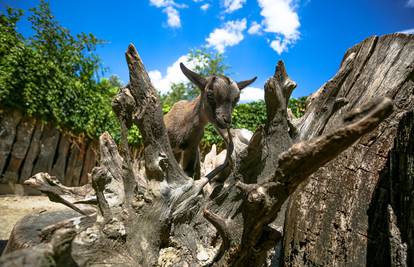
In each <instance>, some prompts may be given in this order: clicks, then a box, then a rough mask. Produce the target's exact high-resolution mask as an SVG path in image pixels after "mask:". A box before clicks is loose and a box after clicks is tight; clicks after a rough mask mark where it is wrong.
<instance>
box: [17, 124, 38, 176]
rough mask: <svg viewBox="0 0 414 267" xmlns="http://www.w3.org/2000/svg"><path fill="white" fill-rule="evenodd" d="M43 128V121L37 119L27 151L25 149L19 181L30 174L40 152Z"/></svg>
mask: <svg viewBox="0 0 414 267" xmlns="http://www.w3.org/2000/svg"><path fill="white" fill-rule="evenodd" d="M43 129H44V125H43V123H42V122H39V121H38V122H37V123H36V128H35V130H34V133H33V137H32V140H31V142H30V148H29V151H27V155H26V158H25V160H24V163H23V167H22V170H21V174H20V183H23V182H24V181H25V180H27V179H29V178H30V177H31V176H32V170H33V165H34V162H35V160H36V158H37V156H38V155H39V152H40V138H41V137H42V133H43Z"/></svg>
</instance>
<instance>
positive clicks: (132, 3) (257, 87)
mask: <svg viewBox="0 0 414 267" xmlns="http://www.w3.org/2000/svg"><path fill="white" fill-rule="evenodd" d="M37 4H38V1H37V0H31V1H29V0H0V10H2V11H4V9H5V7H6V6H11V7H15V8H22V9H23V10H26V11H27V10H28V9H29V8H31V7H34V6H36V5H37ZM50 6H51V9H52V13H53V14H54V16H55V17H56V19H57V20H58V21H59V22H60V24H61V25H63V26H64V27H66V28H68V29H69V30H70V31H71V32H72V33H73V34H76V33H79V32H86V33H89V32H91V33H93V34H94V35H95V36H97V37H98V38H100V39H103V40H105V41H106V42H107V43H106V44H105V45H103V46H100V47H98V49H97V54H98V55H99V56H100V57H101V59H102V63H103V66H105V67H108V71H107V72H106V74H105V75H106V76H110V75H112V74H115V75H118V76H119V77H120V78H121V80H122V81H123V82H124V83H127V82H128V68H127V65H126V62H125V56H124V53H125V50H126V48H127V47H128V44H130V43H133V44H134V45H135V47H136V48H137V50H138V52H139V54H140V56H141V58H142V59H143V62H144V64H145V66H146V69H147V71H148V72H149V75H150V77H151V80H152V82H153V84H154V85H155V87H156V88H157V89H159V90H160V91H161V92H164V93H165V92H167V91H168V90H169V88H170V86H169V85H170V84H171V83H172V82H181V81H186V78H185V77H184V76H183V74H182V73H181V71H180V70H179V62H184V63H187V65H188V66H189V67H190V68H191V67H192V66H194V64H195V63H194V62H188V59H187V54H188V52H189V50H190V49H194V48H202V47H205V48H207V49H210V50H211V51H213V52H216V51H217V52H220V53H223V54H224V56H225V62H226V63H227V64H228V65H230V66H231V69H230V70H229V72H230V75H229V76H230V77H231V78H232V79H233V80H235V81H240V80H246V79H250V78H252V77H254V76H257V77H258V79H257V80H256V82H255V83H253V84H252V85H251V86H250V87H249V88H246V89H244V90H243V94H242V96H241V102H248V101H254V100H258V99H263V86H264V83H265V82H266V80H267V79H268V78H269V77H271V76H272V75H273V73H274V68H275V66H276V64H277V62H278V60H283V61H284V62H285V65H286V68H287V72H288V74H289V76H290V77H291V78H292V79H293V80H294V81H296V82H297V84H298V87H297V88H296V89H295V91H294V92H293V96H294V97H300V96H306V95H309V94H311V93H312V92H314V91H316V90H317V89H318V88H319V87H320V86H322V85H323V84H324V83H325V82H326V81H328V80H329V79H330V78H332V77H333V75H334V74H335V73H336V71H337V70H338V67H339V64H340V62H341V60H342V57H343V55H344V53H345V52H346V50H347V49H348V48H350V47H352V46H353V45H355V44H357V43H359V42H361V41H363V40H364V39H365V38H368V37H369V36H372V35H383V34H389V33H394V32H406V33H414V0H335V1H326V0H325V1H323V0H216V1H213V0H128V1H126V0H117V1H109V0H71V1H65V0H51V1H50ZM26 16H27V12H26ZM18 30H19V31H20V32H21V33H23V35H25V36H28V35H30V34H31V33H32V31H31V29H30V24H28V22H27V21H25V19H23V20H22V22H21V23H20V24H18Z"/></svg>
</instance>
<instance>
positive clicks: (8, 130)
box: [0, 110, 22, 183]
mask: <svg viewBox="0 0 414 267" xmlns="http://www.w3.org/2000/svg"><path fill="white" fill-rule="evenodd" d="M0 115H1V117H0V120H1V123H0V140H1V142H0V183H4V182H5V181H3V178H2V176H1V175H2V174H3V171H4V169H5V168H6V164H7V160H8V159H9V155H10V152H11V148H12V146H13V142H14V139H15V137H16V127H17V125H18V124H19V122H20V120H21V118H22V114H21V113H20V112H18V111H13V112H11V113H9V112H7V111H4V110H2V111H1V114H0Z"/></svg>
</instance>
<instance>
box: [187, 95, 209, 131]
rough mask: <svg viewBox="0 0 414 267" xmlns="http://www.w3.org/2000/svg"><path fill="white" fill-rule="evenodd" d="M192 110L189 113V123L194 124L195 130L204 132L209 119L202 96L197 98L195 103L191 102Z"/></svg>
mask: <svg viewBox="0 0 414 267" xmlns="http://www.w3.org/2000/svg"><path fill="white" fill-rule="evenodd" d="M191 104H192V109H191V110H190V112H189V114H188V115H189V121H191V122H193V124H194V125H193V127H192V128H193V129H195V128H198V129H200V130H204V127H205V126H206V125H207V123H208V118H207V115H206V110H205V106H204V101H203V97H202V96H201V95H199V96H197V97H196V98H195V99H194V100H193V101H191Z"/></svg>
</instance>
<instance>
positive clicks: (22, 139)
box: [3, 118, 36, 184]
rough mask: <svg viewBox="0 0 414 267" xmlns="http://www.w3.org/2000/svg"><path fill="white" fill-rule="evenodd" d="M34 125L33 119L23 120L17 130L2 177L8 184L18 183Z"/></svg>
mask: <svg viewBox="0 0 414 267" xmlns="http://www.w3.org/2000/svg"><path fill="white" fill-rule="evenodd" d="M35 125H36V120H35V119H33V118H23V119H22V120H21V122H20V124H19V126H18V128H17V133H16V140H15V141H14V143H13V148H12V151H11V155H10V160H9V164H8V166H7V169H6V172H5V173H4V177H3V179H4V180H5V181H7V182H9V183H12V184H15V183H17V182H18V181H19V174H20V169H21V167H22V164H23V161H24V159H25V157H26V154H27V151H28V149H29V146H30V141H31V139H32V133H33V131H34V128H35Z"/></svg>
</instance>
